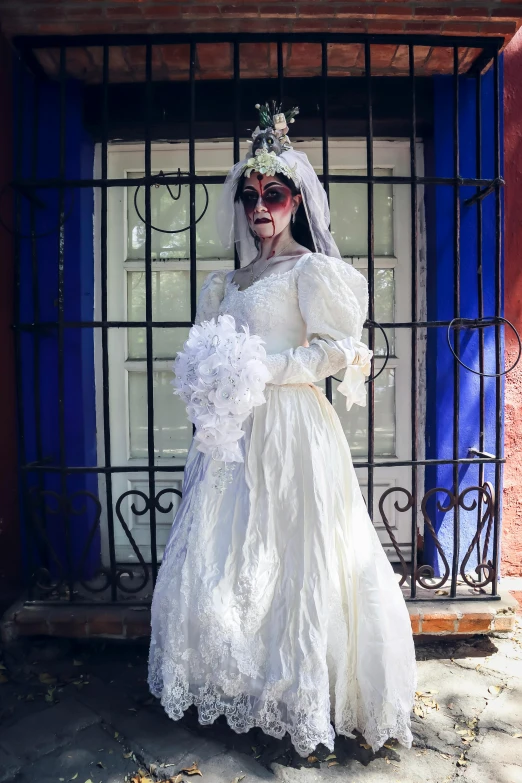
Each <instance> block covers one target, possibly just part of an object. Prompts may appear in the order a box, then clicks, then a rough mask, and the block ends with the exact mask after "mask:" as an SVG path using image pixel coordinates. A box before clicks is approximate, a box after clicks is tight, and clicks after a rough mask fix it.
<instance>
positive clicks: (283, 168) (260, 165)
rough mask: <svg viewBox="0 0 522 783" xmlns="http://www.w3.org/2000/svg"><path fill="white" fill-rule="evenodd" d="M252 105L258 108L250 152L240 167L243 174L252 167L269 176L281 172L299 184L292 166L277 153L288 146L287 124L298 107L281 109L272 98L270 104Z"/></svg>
mask: <svg viewBox="0 0 522 783" xmlns="http://www.w3.org/2000/svg"><path fill="white" fill-rule="evenodd" d="M256 109H257V110H258V111H259V125H258V126H257V128H256V129H255V131H254V132H253V134H252V141H251V142H250V143H251V144H252V156H251V157H250V158H248V160H247V161H246V163H245V165H244V167H243V174H244V176H245V177H249V176H250V174H251V173H252V172H253V171H258V172H259V173H260V174H268V175H269V176H272V177H273V176H274V175H275V174H284V175H285V176H286V177H289V178H290V179H291V180H293V182H295V184H296V185H297V186H298V187H299V178H298V175H297V168H296V166H295V165H294V166H289V165H288V164H287V163H286V162H285V160H284V158H281V157H280V156H281V154H282V153H283V152H285V151H286V150H291V149H292V145H291V143H290V139H289V138H288V125H289V124H290V123H292V122H295V116H296V115H297V114H299V109H298V108H297V106H294V108H293V109H289V110H288V111H286V112H283V111H282V107H281V106H280V105H279V106H278V105H277V104H276V103H275V101H272V105H271V106H270V105H269V104H268V103H265V104H264V105H263V106H261V104H259V103H256Z"/></svg>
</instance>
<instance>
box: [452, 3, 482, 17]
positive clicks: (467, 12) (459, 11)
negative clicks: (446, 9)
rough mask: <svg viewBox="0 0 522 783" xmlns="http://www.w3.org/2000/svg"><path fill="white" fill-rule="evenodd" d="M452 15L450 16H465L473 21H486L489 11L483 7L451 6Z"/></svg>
mask: <svg viewBox="0 0 522 783" xmlns="http://www.w3.org/2000/svg"><path fill="white" fill-rule="evenodd" d="M452 11H453V13H452V16H456V17H459V16H466V17H473V18H475V19H488V18H489V13H490V12H489V9H488V8H484V6H474V7H473V6H458V5H455V6H453V9H452Z"/></svg>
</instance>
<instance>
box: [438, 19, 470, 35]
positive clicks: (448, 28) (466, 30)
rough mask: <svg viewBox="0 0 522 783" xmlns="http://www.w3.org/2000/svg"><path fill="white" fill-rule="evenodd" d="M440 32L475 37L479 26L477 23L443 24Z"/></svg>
mask: <svg viewBox="0 0 522 783" xmlns="http://www.w3.org/2000/svg"><path fill="white" fill-rule="evenodd" d="M442 30H443V32H445V33H457V34H458V35H475V34H477V33H478V31H479V24H478V22H444V27H443V28H442Z"/></svg>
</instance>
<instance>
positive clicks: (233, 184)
mask: <svg viewBox="0 0 522 783" xmlns="http://www.w3.org/2000/svg"><path fill="white" fill-rule="evenodd" d="M251 157H252V156H251V154H249V155H248V156H247V157H246V158H244V160H242V161H239V163H236V164H235V165H234V166H233V167H232V169H231V170H230V171H229V173H228V175H227V178H226V180H225V183H224V185H223V189H222V192H221V199H220V202H219V204H218V209H217V229H218V235H219V238H220V240H221V242H222V244H223V246H224V247H225V248H227V249H229V248H231V247H232V246H233V243H235V245H236V249H237V253H238V256H239V259H240V263H241V266H246V264H249V263H250V262H251V261H252V260H253V259H254V258H255V257H256V255H257V249H256V246H255V242H254V238H253V236H252V234H251V232H250V229H249V227H248V222H247V218H246V215H245V209H244V207H243V203H242V202H241V201H235V200H234V196H235V194H236V190H237V186H238V183H239V180H240V178H241V177H242V176H244V174H243V172H244V171H245V169H246V164H247V161H248V160H251ZM277 157H278V158H279V159H281V160H282V161H284V163H285V164H286V165H287V166H288V167H290V168H294V167H295V169H294V170H295V173H296V176H295V178H294V179H295V181H296V185H297V187H298V188H299V191H300V193H301V195H302V197H303V205H304V209H305V212H306V216H307V218H308V224H309V226H310V232H311V234H312V239H313V242H314V246H315V250H316V252H317V253H324V254H325V255H327V256H334V257H335V258H341V254H340V252H339V249H338V247H337V245H336V244H335V240H334V238H333V236H332V234H331V232H330V228H329V226H330V209H329V207H328V199H327V198H326V193H325V190H324V188H323V186H322V185H321V183H320V181H319V178H318V176H317V174H316V173H315V171H314V169H313V167H312V165H311V163H310V161H309V160H308V157H307V156H306V154H305V153H304V152H299V151H297V150H294V149H288V150H285V151H284V152H282V153H281V154H280V155H278V156H277Z"/></svg>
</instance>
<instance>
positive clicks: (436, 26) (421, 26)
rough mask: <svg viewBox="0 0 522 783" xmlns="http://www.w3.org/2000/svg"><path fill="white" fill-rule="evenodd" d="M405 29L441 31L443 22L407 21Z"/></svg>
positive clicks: (420, 31)
mask: <svg viewBox="0 0 522 783" xmlns="http://www.w3.org/2000/svg"><path fill="white" fill-rule="evenodd" d="M404 29H405V30H406V32H407V33H434V34H435V35H437V33H440V31H441V29H442V23H439V22H434V21H431V22H428V21H426V22H406V24H405V25H404Z"/></svg>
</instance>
